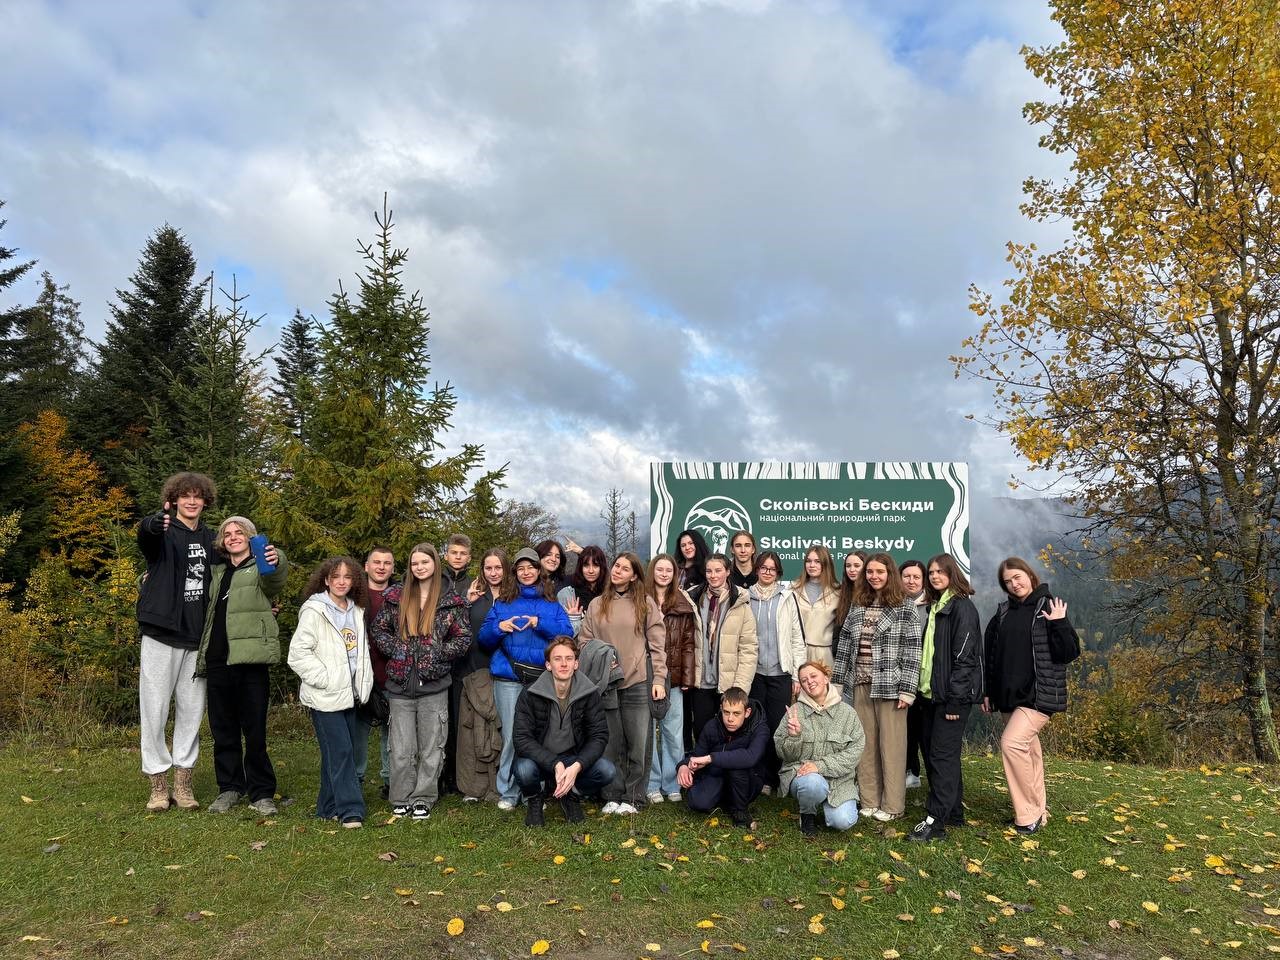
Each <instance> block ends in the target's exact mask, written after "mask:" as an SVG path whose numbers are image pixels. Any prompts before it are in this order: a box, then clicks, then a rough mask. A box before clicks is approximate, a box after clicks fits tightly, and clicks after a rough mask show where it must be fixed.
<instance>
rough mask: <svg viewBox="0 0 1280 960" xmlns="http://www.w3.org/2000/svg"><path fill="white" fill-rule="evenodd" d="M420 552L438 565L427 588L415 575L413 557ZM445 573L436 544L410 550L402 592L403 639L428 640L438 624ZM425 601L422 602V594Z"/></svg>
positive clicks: (401, 621)
mask: <svg viewBox="0 0 1280 960" xmlns="http://www.w3.org/2000/svg"><path fill="white" fill-rule="evenodd" d="M415 553H420V554H422V555H423V556H426V557H430V558H431V562H432V563H433V564H434V565H435V566H434V570H433V571H432V574H431V578H430V579H429V580H428V581H427V582H426V585H425V586H424V585H423V583H422V581H421V580H419V579H418V578H417V577H415V576H414V575H413V555H414V554H415ZM443 576H444V571H443V570H441V569H440V554H439V553H438V552H437V550H436V547H435V544H433V543H419V544H417V545H416V546H415V547H414V548H413V549H412V550H410V551H409V563H408V564H407V565H406V566H405V571H404V589H402V590H401V591H400V639H401V640H408V639H409V638H410V637H429V636H430V635H431V632H432V626H433V625H434V624H435V622H436V606H437V605H438V604H439V603H440V580H441V578H442V577H443ZM424 590H425V592H426V602H425V603H423V600H422V597H423V591H424Z"/></svg>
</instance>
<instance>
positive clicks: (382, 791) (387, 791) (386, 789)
mask: <svg viewBox="0 0 1280 960" xmlns="http://www.w3.org/2000/svg"><path fill="white" fill-rule="evenodd" d="M378 796H380V797H381V798H382V799H383V800H389V799H390V798H391V784H389V783H384V784H383V785H382V786H381V787H379V788H378Z"/></svg>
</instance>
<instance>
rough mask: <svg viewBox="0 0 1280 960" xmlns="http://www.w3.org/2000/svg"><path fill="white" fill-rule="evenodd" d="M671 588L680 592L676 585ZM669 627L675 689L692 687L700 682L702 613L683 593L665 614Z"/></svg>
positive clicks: (669, 668) (669, 656)
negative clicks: (700, 626) (699, 660)
mask: <svg viewBox="0 0 1280 960" xmlns="http://www.w3.org/2000/svg"><path fill="white" fill-rule="evenodd" d="M671 589H673V590H674V589H676V588H675V586H674V585H673V586H672V587H671ZM662 622H663V626H665V627H666V628H667V673H668V676H669V678H670V681H671V686H673V687H691V686H693V685H694V683H695V682H696V681H697V670H698V667H697V656H698V633H699V629H700V628H699V626H698V611H697V610H695V609H694V607H693V601H692V600H690V599H689V595H688V594H687V593H685V592H684V591H683V590H677V592H676V596H675V600H673V601H672V604H671V609H670V610H668V611H667V612H666V613H665V614H664V615H663V621H662Z"/></svg>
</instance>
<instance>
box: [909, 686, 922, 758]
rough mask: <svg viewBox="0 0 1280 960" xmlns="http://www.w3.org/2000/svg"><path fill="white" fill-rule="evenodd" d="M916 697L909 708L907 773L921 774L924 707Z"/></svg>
mask: <svg viewBox="0 0 1280 960" xmlns="http://www.w3.org/2000/svg"><path fill="white" fill-rule="evenodd" d="M921 699H922V698H921V697H916V700H915V702H914V703H912V704H911V707H910V708H909V709H908V710H907V773H914V774H915V775H916V776H917V777H918V776H920V749H921V741H922V740H923V739H924V729H923V728H924V707H923V706H922V705H921V703H920V701H921Z"/></svg>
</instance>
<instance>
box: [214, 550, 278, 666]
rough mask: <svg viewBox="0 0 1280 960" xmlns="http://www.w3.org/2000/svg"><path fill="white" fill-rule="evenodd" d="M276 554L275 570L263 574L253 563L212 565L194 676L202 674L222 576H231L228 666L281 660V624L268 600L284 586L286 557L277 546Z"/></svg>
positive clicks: (276, 595) (228, 611) (228, 616)
mask: <svg viewBox="0 0 1280 960" xmlns="http://www.w3.org/2000/svg"><path fill="white" fill-rule="evenodd" d="M276 555H277V563H276V569H275V572H274V573H269V574H267V575H266V576H265V577H264V576H260V575H259V574H258V565H257V564H256V563H247V564H245V565H244V566H243V567H236V568H232V567H231V565H230V564H226V563H219V564H217V565H216V566H214V568H213V579H212V580H211V581H210V583H209V607H208V610H206V612H205V617H204V632H203V633H202V634H201V635H200V652H199V654H197V656H196V676H197V677H203V676H204V675H205V662H204V656H205V652H206V651H207V650H208V649H209V635H210V634H211V633H212V632H213V615H214V610H215V609H216V607H217V603H216V598H217V596H218V593H219V591H220V590H221V589H222V579H223V577H228V576H229V577H231V578H232V580H231V595H230V596H229V597H228V598H227V666H235V665H236V664H242V663H267V664H271V663H278V662H279V661H280V627H279V626H278V625H277V624H276V618H275V614H273V613H272V612H271V601H272V599H273V598H275V597H278V596H279V595H280V591H281V590H283V589H284V582H285V579H286V578H287V577H288V576H289V561H288V559H287V558H286V557H285V555H284V551H283V550H281V549H280V548H279V547H276Z"/></svg>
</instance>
